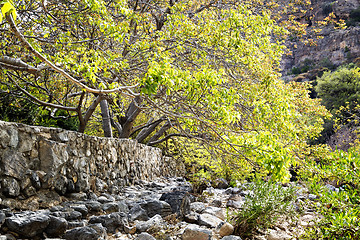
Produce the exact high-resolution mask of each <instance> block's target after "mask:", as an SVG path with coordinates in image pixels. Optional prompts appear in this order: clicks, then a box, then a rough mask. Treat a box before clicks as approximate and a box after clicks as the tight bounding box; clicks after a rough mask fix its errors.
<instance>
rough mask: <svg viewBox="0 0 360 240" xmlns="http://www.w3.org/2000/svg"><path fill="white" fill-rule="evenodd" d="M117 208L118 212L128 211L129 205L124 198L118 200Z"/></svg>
mask: <svg viewBox="0 0 360 240" xmlns="http://www.w3.org/2000/svg"><path fill="white" fill-rule="evenodd" d="M118 208H119V212H124V213H129V207H128V205H127V204H126V201H124V200H121V201H119V202H118Z"/></svg>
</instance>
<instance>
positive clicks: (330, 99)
mask: <svg viewBox="0 0 360 240" xmlns="http://www.w3.org/2000/svg"><path fill="white" fill-rule="evenodd" d="M315 89H316V91H317V92H318V96H319V97H320V98H321V99H322V103H323V104H324V105H325V107H326V108H327V109H328V110H330V111H331V112H332V113H335V112H336V111H337V110H338V109H339V108H340V107H341V106H346V105H347V103H350V104H351V103H356V102H360V68H358V67H355V66H354V65H353V64H351V65H347V66H343V67H339V68H338V69H337V70H336V71H335V72H330V71H328V72H325V73H324V74H323V75H322V77H320V78H318V79H317V86H316V87H315Z"/></svg>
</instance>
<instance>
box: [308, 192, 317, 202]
mask: <svg viewBox="0 0 360 240" xmlns="http://www.w3.org/2000/svg"><path fill="white" fill-rule="evenodd" d="M308 198H309V200H311V201H315V200H316V199H318V196H317V195H315V194H309V196H308Z"/></svg>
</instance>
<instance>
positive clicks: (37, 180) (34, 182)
mask: <svg viewBox="0 0 360 240" xmlns="http://www.w3.org/2000/svg"><path fill="white" fill-rule="evenodd" d="M30 181H31V184H32V185H33V187H34V188H35V189H37V190H39V189H40V188H41V181H40V178H39V175H38V174H37V172H35V171H31V173H30Z"/></svg>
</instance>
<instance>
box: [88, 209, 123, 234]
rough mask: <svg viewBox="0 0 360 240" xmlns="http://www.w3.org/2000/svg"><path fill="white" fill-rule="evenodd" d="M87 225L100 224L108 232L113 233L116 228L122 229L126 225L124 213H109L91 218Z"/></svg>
mask: <svg viewBox="0 0 360 240" xmlns="http://www.w3.org/2000/svg"><path fill="white" fill-rule="evenodd" d="M89 223H101V225H102V226H104V227H105V228H106V229H107V231H108V232H111V233H115V230H116V229H117V228H120V229H123V228H124V226H125V225H128V223H127V218H126V214H125V213H120V212H116V213H111V214H107V215H102V216H93V217H91V218H90V220H89Z"/></svg>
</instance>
